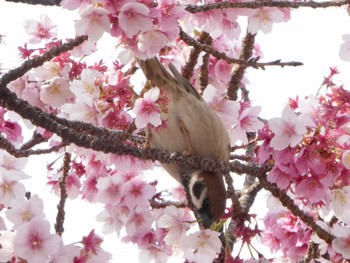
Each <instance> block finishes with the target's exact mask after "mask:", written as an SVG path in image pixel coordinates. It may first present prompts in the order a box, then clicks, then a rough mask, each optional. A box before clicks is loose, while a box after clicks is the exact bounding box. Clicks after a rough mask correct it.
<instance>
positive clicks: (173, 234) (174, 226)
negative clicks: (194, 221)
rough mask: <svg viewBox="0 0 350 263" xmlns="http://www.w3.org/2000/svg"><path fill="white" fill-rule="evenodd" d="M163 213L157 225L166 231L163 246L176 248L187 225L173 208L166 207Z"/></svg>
mask: <svg viewBox="0 0 350 263" xmlns="http://www.w3.org/2000/svg"><path fill="white" fill-rule="evenodd" d="M163 212H164V214H163V215H162V216H161V217H160V218H159V219H158V222H157V225H158V227H161V228H164V229H165V230H166V236H165V238H164V241H165V244H167V245H171V246H173V245H176V246H178V245H179V244H180V243H181V240H182V238H183V237H184V236H185V235H186V230H187V229H188V228H189V223H186V222H184V221H183V219H182V215H181V214H180V212H179V210H178V209H177V208H176V207H175V206H167V207H166V208H165V209H164V211H163Z"/></svg>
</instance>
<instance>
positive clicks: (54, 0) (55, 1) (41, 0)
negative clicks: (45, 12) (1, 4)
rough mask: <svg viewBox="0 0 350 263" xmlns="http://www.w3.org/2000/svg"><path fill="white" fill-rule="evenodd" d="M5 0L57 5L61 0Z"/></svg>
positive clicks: (7, 0)
mask: <svg viewBox="0 0 350 263" xmlns="http://www.w3.org/2000/svg"><path fill="white" fill-rule="evenodd" d="M5 1H6V2H13V3H23V4H28V5H44V6H59V5H60V4H61V2H62V0H5Z"/></svg>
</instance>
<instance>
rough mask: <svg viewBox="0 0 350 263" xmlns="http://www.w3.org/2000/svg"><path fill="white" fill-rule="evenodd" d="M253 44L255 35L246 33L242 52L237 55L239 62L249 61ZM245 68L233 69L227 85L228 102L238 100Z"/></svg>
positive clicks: (243, 66)
mask: <svg viewBox="0 0 350 263" xmlns="http://www.w3.org/2000/svg"><path fill="white" fill-rule="evenodd" d="M254 42H255V34H254V35H252V34H250V33H247V34H246V36H245V38H244V39H243V42H242V50H241V54H240V55H239V59H240V60H244V61H247V62H248V61H249V59H250V58H251V57H252V55H253V48H254ZM246 68H247V65H244V64H238V65H237V66H235V68H234V69H233V71H232V74H231V79H230V81H229V82H228V84H227V97H228V98H229V99H230V100H237V99H238V95H237V93H238V90H239V88H240V86H241V81H242V79H243V76H244V72H245V70H246Z"/></svg>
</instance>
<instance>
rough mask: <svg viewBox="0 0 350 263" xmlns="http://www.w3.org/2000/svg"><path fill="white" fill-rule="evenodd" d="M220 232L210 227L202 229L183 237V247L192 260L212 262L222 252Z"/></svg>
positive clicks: (204, 262) (186, 255)
mask: <svg viewBox="0 0 350 263" xmlns="http://www.w3.org/2000/svg"><path fill="white" fill-rule="evenodd" d="M219 236H220V233H218V232H216V231H212V230H209V229H205V230H201V231H198V232H196V233H193V234H190V235H188V236H186V237H184V238H183V242H182V249H183V250H184V255H185V258H186V259H187V260H189V261H190V262H203V263H206V262H208V263H211V262H213V259H215V257H216V253H219V252H220V248H221V241H220V239H219Z"/></svg>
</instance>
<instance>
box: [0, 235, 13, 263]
mask: <svg viewBox="0 0 350 263" xmlns="http://www.w3.org/2000/svg"><path fill="white" fill-rule="evenodd" d="M14 238H15V233H14V232H13V231H1V232H0V262H8V261H10V260H11V258H12V257H13V256H14V254H13V253H14V246H13V240H14Z"/></svg>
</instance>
